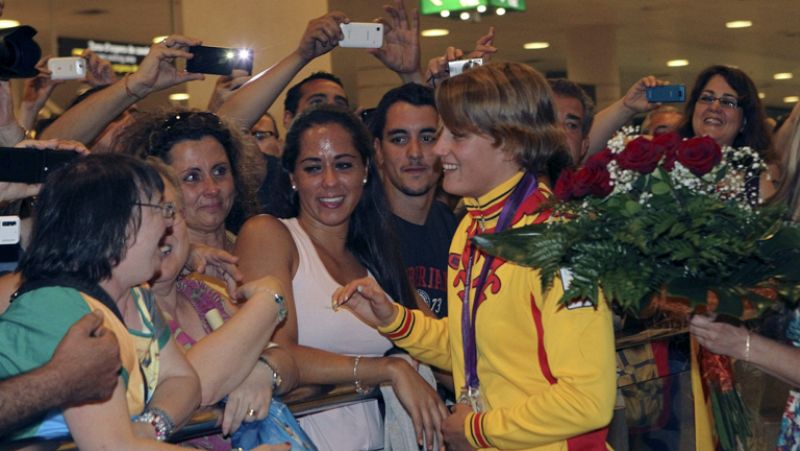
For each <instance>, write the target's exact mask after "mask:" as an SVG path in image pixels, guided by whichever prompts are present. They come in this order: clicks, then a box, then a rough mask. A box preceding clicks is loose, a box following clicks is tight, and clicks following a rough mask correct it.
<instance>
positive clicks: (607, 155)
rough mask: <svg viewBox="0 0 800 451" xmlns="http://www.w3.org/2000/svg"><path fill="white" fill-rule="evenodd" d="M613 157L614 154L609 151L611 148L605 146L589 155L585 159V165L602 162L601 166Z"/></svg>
mask: <svg viewBox="0 0 800 451" xmlns="http://www.w3.org/2000/svg"><path fill="white" fill-rule="evenodd" d="M613 159H614V154H613V153H611V149H609V148H608V147H606V148H605V149H603V150H601V151H600V152H597V153H596V154H594V155H592V156H590V157H589V158H587V159H586V166H588V165H590V164H602V165H603V166H605V165H607V164H608V163H610V162H611V160H613Z"/></svg>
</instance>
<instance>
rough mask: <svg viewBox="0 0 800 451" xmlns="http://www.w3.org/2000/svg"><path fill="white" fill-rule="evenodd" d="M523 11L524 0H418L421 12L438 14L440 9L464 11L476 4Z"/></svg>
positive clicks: (475, 6)
mask: <svg viewBox="0 0 800 451" xmlns="http://www.w3.org/2000/svg"><path fill="white" fill-rule="evenodd" d="M481 5H483V6H492V7H495V8H505V9H507V10H509V11H525V0H420V10H421V11H422V14H439V13H440V12H442V11H464V10H470V9H475V8H477V7H478V6H481Z"/></svg>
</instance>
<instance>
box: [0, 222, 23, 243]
mask: <svg viewBox="0 0 800 451" xmlns="http://www.w3.org/2000/svg"><path fill="white" fill-rule="evenodd" d="M17 243H19V216H0V246H5V245H7V244H17Z"/></svg>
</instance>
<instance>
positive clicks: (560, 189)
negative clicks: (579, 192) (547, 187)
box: [553, 169, 575, 202]
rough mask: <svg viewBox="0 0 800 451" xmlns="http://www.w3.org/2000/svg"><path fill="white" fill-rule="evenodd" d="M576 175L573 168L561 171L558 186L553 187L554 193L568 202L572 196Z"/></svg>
mask: <svg viewBox="0 0 800 451" xmlns="http://www.w3.org/2000/svg"><path fill="white" fill-rule="evenodd" d="M574 176H575V172H574V171H573V170H572V169H564V170H563V171H561V175H559V176H558V180H556V186H555V188H553V194H555V195H556V199H558V200H560V201H562V202H566V201H568V200H570V199H571V198H572V178H573V177H574Z"/></svg>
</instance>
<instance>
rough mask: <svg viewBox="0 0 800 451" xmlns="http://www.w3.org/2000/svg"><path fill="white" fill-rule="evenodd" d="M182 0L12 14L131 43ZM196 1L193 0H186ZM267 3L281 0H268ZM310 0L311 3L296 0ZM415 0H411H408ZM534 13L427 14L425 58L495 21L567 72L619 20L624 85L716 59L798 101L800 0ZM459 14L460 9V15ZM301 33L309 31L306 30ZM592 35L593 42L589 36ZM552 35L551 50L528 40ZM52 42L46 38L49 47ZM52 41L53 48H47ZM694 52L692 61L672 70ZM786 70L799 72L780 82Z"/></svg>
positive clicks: (49, 1)
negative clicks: (577, 43)
mask: <svg viewBox="0 0 800 451" xmlns="http://www.w3.org/2000/svg"><path fill="white" fill-rule="evenodd" d="M178 1H179V0H136V1H130V0H104V1H100V0H6V2H5V3H6V5H5V14H4V18H9V19H16V20H19V21H21V22H22V23H24V24H30V25H33V26H35V27H37V28H38V29H39V30H40V35H39V37H38V38H37V39H38V40H39V41H40V42H49V43H54V42H55V38H56V37H57V36H68V37H84V38H94V39H106V40H112V41H114V40H116V41H124V42H140V43H146V42H149V41H150V40H151V39H152V37H154V36H158V35H164V34H168V33H169V32H171V31H172V30H175V29H178V28H179V25H178V24H177V22H178V20H177V19H175V17H176V14H174V8H177V7H178V6H176V5H177V3H175V2H178ZM184 1H187V2H191V0H184ZM262 1H263V3H264V4H265V5H269V3H271V2H273V1H280V0H262ZM296 1H299V2H302V1H304V0H296ZM224 3H225V2H224V1H221V2H220V4H221V5H224ZM329 3H330V5H331V7H332V8H336V9H341V10H343V11H345V12H346V13H348V14H349V15H350V16H351V18H352V19H353V20H357V21H367V20H371V19H372V18H374V17H376V16H378V15H379V14H380V13H381V9H380V5H381V4H383V3H384V1H383V0H329ZM406 3H407V4H409V5H410V4H411V3H412V2H411V0H406ZM526 3H527V11H526V12H509V13H507V14H505V15H504V16H497V15H494V14H485V15H482V16H481V17H480V18H479V19H478V20H469V21H462V20H460V19H458V18H448V19H444V18H441V17H439V16H426V17H423V18H422V28H423V29H429V28H446V29H448V30H449V32H450V33H449V35H447V36H444V37H434V38H423V40H422V46H423V61H427V60H428V59H429V58H430V57H433V56H435V55H438V54H441V53H442V52H443V50H444V49H445V48H446V47H447V46H448V45H455V46H457V47H461V48H464V49H465V50H466V49H471V48H472V46H473V44H474V41H475V39H476V38H477V37H479V36H480V35H482V34H483V33H485V31H486V30H487V29H488V27H489V26H490V25H493V26H495V27H496V28H497V39H496V42H495V45H496V46H497V47H499V48H500V54H499V55H498V57H497V58H498V59H501V58H502V59H504V60H513V61H522V62H527V63H529V64H531V65H533V66H534V67H536V68H537V69H539V70H541V71H544V72H551V73H558V72H564V71H566V67H567V61H566V56H565V55H566V50H565V46H566V39H567V38H566V36H567V34H568V32H569V30H570V29H573V28H575V27H584V26H610V27H614V28H615V29H616V42H617V60H618V63H619V67H620V76H621V81H622V86H623V89H625V87H627V86H629V85H630V84H631V83H633V82H634V81H635V80H637V79H638V78H639V77H640V76H642V75H646V74H655V75H657V76H659V77H663V78H665V79H668V80H670V81H672V82H678V83H685V84H687V85H691V83H692V81H693V79H694V77H695V75H696V74H697V72H698V71H700V70H701V69H702V68H704V67H706V66H708V65H710V64H728V65H733V66H737V67H739V68H741V69H743V70H745V71H746V72H747V73H748V74H749V75H750V76H751V77H752V78H753V79H754V80H755V82H756V85H757V86H758V88H759V91H760V92H762V93H763V94H764V102H765V103H766V104H767V105H768V106H770V107H773V108H789V107H790V106H791V105H790V104H788V103H785V102H784V98H785V97H789V96H798V95H800V1H798V0H702V1H698V0H647V1H642V0H607V1H602V0H527V2H526ZM452 16H453V17H455V16H458V14H453V15H452ZM733 20H749V21H751V22H752V26H751V27H749V28H740V29H729V28H726V26H725V24H726V22H729V21H733ZM298 37H299V31H298ZM585 39H587V40H591V39H592V36H591V35H590V34H589V35H587V36H585ZM531 41H545V42H548V43H549V44H550V46H549V47H548V48H546V49H542V50H525V49H523V44H524V43H527V42H531ZM43 46H45V45H43ZM47 47H51V46H47ZM674 59H686V60H688V61H689V65H688V66H685V67H667V65H666V63H667V61H668V60H674ZM776 73H791V74H793V76H794V78H792V79H787V80H776V79H775V78H774V75H775V74H776Z"/></svg>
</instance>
